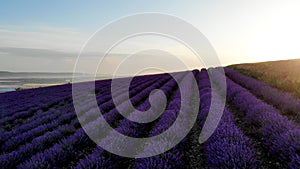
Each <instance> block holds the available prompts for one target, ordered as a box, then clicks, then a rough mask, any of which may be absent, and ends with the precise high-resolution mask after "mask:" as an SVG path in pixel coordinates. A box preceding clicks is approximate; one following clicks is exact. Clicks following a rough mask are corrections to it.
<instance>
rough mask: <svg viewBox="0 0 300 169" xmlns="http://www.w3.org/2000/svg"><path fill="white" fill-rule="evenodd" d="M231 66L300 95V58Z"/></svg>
mask: <svg viewBox="0 0 300 169" xmlns="http://www.w3.org/2000/svg"><path fill="white" fill-rule="evenodd" d="M229 67H230V68H233V69H236V70H238V71H240V72H241V73H243V74H245V75H248V76H251V77H254V78H256V79H258V80H261V81H264V82H266V83H268V84H270V85H271V86H274V87H276V88H279V89H281V90H284V91H287V92H291V93H294V94H295V95H297V96H298V97H300V76H299V73H300V59H294V60H282V61H272V62H261V63H246V64H237V65H231V66H229Z"/></svg>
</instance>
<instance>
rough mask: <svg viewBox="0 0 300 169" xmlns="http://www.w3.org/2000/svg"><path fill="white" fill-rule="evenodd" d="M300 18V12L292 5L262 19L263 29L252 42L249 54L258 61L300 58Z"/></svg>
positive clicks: (258, 29)
mask: <svg viewBox="0 0 300 169" xmlns="http://www.w3.org/2000/svg"><path fill="white" fill-rule="evenodd" d="M299 18H300V11H299V10H298V9H296V6H292V5H287V6H285V7H280V10H279V11H278V12H272V15H271V16H268V18H262V20H261V27H259V28H257V31H256V34H254V36H253V37H252V40H250V44H249V49H248V50H249V51H248V54H249V55H250V56H253V57H257V60H258V61H267V60H283V59H292V58H300V48H299V44H300V22H299Z"/></svg>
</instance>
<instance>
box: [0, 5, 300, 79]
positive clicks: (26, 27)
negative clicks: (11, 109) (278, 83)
mask: <svg viewBox="0 0 300 169" xmlns="http://www.w3.org/2000/svg"><path fill="white" fill-rule="evenodd" d="M299 9H300V2H299V1H298V0H282V1H278V0H252V1H248V0H247V1H246V0H228V1H225V0H203V1H201V0H200V1H199V0H198V1H196V0H195V1H179V0H173V1H138V0H136V1H131V0H129V1H121V0H119V1H106V2H101V1H79V0H72V1H71V0H64V1H59V0H53V1H38V0H28V1H15V0H11V1H2V2H0V58H1V62H0V71H1V70H2V71H19V72H20V71H21V72H22V71H26V72H72V71H73V70H74V66H75V62H76V58H77V56H78V54H79V52H80V50H81V49H82V47H83V45H84V44H85V43H86V42H87V41H88V40H89V38H90V37H91V36H92V35H93V34H94V33H95V32H96V31H97V30H99V29H100V28H102V27H104V26H105V25H107V24H108V23H110V22H112V21H114V20H117V19H118V18H121V17H124V16H128V15H132V14H136V13H144V12H158V13H164V14H169V15H173V16H177V17H179V18H181V19H183V20H185V21H186V22H188V23H190V24H192V25H194V26H195V27H196V28H197V29H198V30H199V31H201V32H202V33H203V35H204V36H205V37H206V38H207V39H208V40H209V42H210V43H211V45H212V46H213V48H214V49H215V51H216V52H217V54H218V57H219V60H220V63H221V65H224V66H225V65H229V64H235V63H246V62H261V61H270V60H283V59H292V58H300V50H299V47H298V44H300V43H299V39H300V32H299V30H300V22H299V18H300V10H299ZM121 29H122V28H120V30H121ZM129 41H130V40H129ZM131 41H132V42H127V46H126V45H125V44H126V42H125V43H124V44H122V45H123V47H122V45H120V46H119V48H115V51H114V52H115V55H112V56H110V57H108V58H105V60H104V63H105V64H104V65H103V67H102V69H103V70H101V71H100V72H99V73H104V74H106V73H108V74H109V73H112V72H113V71H116V70H115V68H116V66H115V65H118V64H119V63H121V62H122V60H124V58H125V57H124V56H123V55H125V54H128V51H126V50H124V49H126V48H141V49H158V48H159V50H162V51H161V52H157V50H156V51H155V50H154V52H153V50H149V51H152V52H153V53H150V54H157V56H155V57H153V56H151V55H150V54H149V53H145V52H142V51H141V52H140V53H138V54H136V53H129V54H131V55H133V56H134V57H136V59H129V60H131V61H132V62H133V63H131V64H129V65H131V66H130V67H133V66H132V65H134V64H144V66H147V64H146V63H148V62H150V61H151V62H155V61H157V62H161V63H162V65H171V64H173V62H172V57H171V55H169V54H170V53H172V54H173V55H176V54H178V55H179V57H180V59H182V60H185V62H186V63H187V65H188V67H189V68H199V67H202V66H205V64H203V63H202V64H201V63H198V62H195V61H194V60H193V58H192V57H191V56H190V55H191V54H190V52H189V51H188V50H186V49H184V48H185V47H184V46H182V45H180V44H176V43H174V42H172V41H171V40H170V39H163V38H157V37H144V38H135V39H132V40H131ZM129 51H130V50H129ZM163 51H168V52H169V54H167V53H164V52H163ZM138 57H140V58H138ZM174 60H175V59H174ZM174 64H175V62H174ZM123 67H124V66H123ZM166 67H167V66H166ZM171 67H172V68H171ZM123 69H124V68H123ZM125 69H126V67H125ZM128 69H129V68H128ZM166 69H168V68H166ZM170 69H172V70H173V69H174V66H170ZM87 71H89V70H87ZM90 71H93V70H90ZM129 72H130V71H129ZM125 73H126V72H125Z"/></svg>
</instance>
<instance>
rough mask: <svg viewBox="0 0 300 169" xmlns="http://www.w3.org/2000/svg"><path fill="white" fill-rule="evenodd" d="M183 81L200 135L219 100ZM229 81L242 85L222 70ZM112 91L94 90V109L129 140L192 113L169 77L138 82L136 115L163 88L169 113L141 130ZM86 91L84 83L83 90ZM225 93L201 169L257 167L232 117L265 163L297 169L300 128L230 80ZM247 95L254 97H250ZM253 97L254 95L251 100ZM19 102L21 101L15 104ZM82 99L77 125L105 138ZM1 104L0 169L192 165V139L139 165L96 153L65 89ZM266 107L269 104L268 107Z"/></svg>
mask: <svg viewBox="0 0 300 169" xmlns="http://www.w3.org/2000/svg"><path fill="white" fill-rule="evenodd" d="M209 72H213V73H212V74H211V75H212V76H211V77H213V78H212V80H213V82H214V83H216V84H218V81H219V80H220V78H218V77H219V76H220V74H219V73H218V71H216V69H211V70H210V71H209ZM186 74H187V72H182V73H177V75H178V76H180V77H181V78H180V79H181V80H180V83H182V84H183V85H184V86H188V88H189V91H188V92H187V93H190V96H189V97H188V98H192V95H193V93H194V92H195V91H194V89H195V87H198V89H197V91H199V94H200V107H199V108H200V109H199V114H198V120H197V123H196V125H198V127H199V128H200V129H202V128H203V125H204V122H205V120H206V118H207V116H208V113H209V109H210V105H211V102H215V103H217V104H216V105H218V102H221V101H222V99H221V96H217V97H215V98H214V99H215V100H212V97H211V96H212V95H213V94H215V95H218V93H212V90H211V81H210V78H209V76H208V72H207V71H206V70H202V71H201V72H199V71H193V74H194V76H195V77H196V78H197V81H198V86H193V84H192V83H191V79H189V78H188V76H186ZM226 74H227V75H228V76H229V77H230V78H232V79H234V78H235V77H236V76H241V77H243V76H242V75H240V74H237V73H235V72H233V73H232V72H231V70H229V69H226ZM234 74H237V75H234ZM246 78H247V77H243V78H241V79H242V80H241V81H242V82H243V83H245V82H244V81H246V80H243V79H246ZM247 80H248V81H250V82H249V83H252V84H253V85H255V83H256V84H257V83H258V82H256V81H255V80H251V79H247ZM236 81H238V80H236ZM242 82H241V84H242ZM249 83H248V84H249ZM120 84H122V79H120ZM110 85H111V80H104V81H99V82H96V91H95V92H96V99H97V102H98V105H99V108H100V110H101V112H102V114H103V116H104V118H105V120H106V121H107V122H108V123H109V124H110V125H111V126H113V127H114V128H115V129H116V130H117V131H118V132H120V133H122V134H125V135H128V136H132V137H149V136H156V135H158V134H160V133H162V132H164V131H165V130H167V129H168V128H169V127H170V126H171V125H172V124H173V122H174V121H175V119H176V118H177V116H178V113H179V112H178V111H179V109H180V106H183V112H184V113H185V114H188V113H189V112H190V111H192V108H193V102H194V101H195V100H189V102H190V104H189V105H180V100H181V96H180V90H179V89H178V86H177V83H176V81H175V80H174V79H172V78H171V77H170V76H169V75H167V74H161V75H152V76H141V77H137V78H135V79H134V81H133V82H132V85H131V86H130V90H129V93H130V99H131V102H132V104H133V105H134V106H135V107H136V108H137V109H138V110H142V111H145V110H147V109H149V107H150V106H151V105H150V104H149V100H148V99H147V98H148V96H149V94H150V92H151V91H153V90H154V89H157V88H160V89H161V90H162V91H163V92H164V93H165V95H166V96H167V98H168V104H167V108H166V110H165V111H164V113H163V114H162V116H161V117H160V118H158V119H157V120H155V121H154V122H151V123H149V124H140V123H135V122H132V121H130V120H128V119H126V118H124V117H123V116H122V115H120V114H119V113H118V111H117V109H116V107H115V105H114V102H113V101H112V96H111V91H110ZM84 87H85V85H84V83H82V88H84ZM227 87H228V92H227V101H228V102H229V103H230V109H229V108H228V107H225V110H224V113H223V116H222V119H221V121H220V123H219V125H218V126H217V128H216V130H215V132H214V134H213V135H212V137H211V138H209V140H207V142H205V143H204V144H203V145H201V148H199V149H197V150H196V151H202V153H203V154H205V156H204V158H205V160H204V161H205V167H207V168H257V167H259V165H260V163H259V160H260V159H259V158H258V157H257V156H256V153H257V150H256V148H255V146H254V145H255V143H254V142H253V141H254V140H257V138H256V137H253V136H251V135H249V134H248V133H247V132H245V131H244V128H240V125H237V124H236V122H235V120H236V119H237V117H238V118H241V119H242V120H243V122H244V123H246V124H247V125H249V126H255V127H254V128H255V130H257V137H259V140H261V142H262V143H263V145H264V146H266V147H267V149H268V151H269V152H268V153H266V154H265V156H269V154H270V158H271V157H272V158H273V157H274V158H276V159H277V158H278V157H279V158H278V159H279V160H280V161H281V163H284V164H286V165H287V166H289V167H290V168H297V167H299V166H300V159H299V157H300V156H299V151H300V140H299V139H300V132H299V126H298V125H297V124H295V123H294V122H293V121H290V120H289V119H287V118H286V117H285V116H282V115H280V113H281V112H279V111H278V110H276V109H275V108H274V107H272V106H270V105H268V104H266V103H264V102H263V101H261V100H259V99H258V98H257V97H256V96H254V95H252V93H250V92H249V91H248V90H246V89H245V88H243V87H241V86H240V85H238V84H236V83H234V82H233V81H231V80H230V79H228V78H227ZM247 89H249V90H251V89H252V90H253V87H252V88H251V85H248V86H247ZM126 90H127V89H126V88H124V86H122V85H120V86H119V88H118V89H117V90H116V91H115V92H116V93H117V94H118V98H117V99H118V100H122V98H124V92H126ZM252 90H251V92H253V93H255V92H254V91H252ZM47 91H49V93H47ZM262 91H263V90H261V91H260V92H262ZM91 92H93V91H91ZM45 95H46V96H45ZM79 95H80V93H79ZM255 95H258V94H257V93H255ZM263 95H267V93H264V94H263ZM47 96H48V99H47ZM259 96H260V97H262V96H261V95H259ZM16 97H17V98H20V99H19V100H16V99H15V98H16ZM265 97H267V96H265ZM81 98H82V102H84V103H85V105H86V106H85V107H83V108H82V109H81V112H78V114H77V115H78V116H80V117H81V119H83V124H82V125H83V126H85V128H89V129H90V130H93V131H94V132H103V131H99V127H100V128H101V125H102V123H101V121H99V119H98V118H97V117H98V107H94V106H92V105H91V104H90V102H91V100H88V99H85V94H84V95H82V96H81ZM0 99H1V103H0V114H1V116H0V127H1V130H0V136H1V137H0V148H1V154H0V166H2V167H4V168H123V167H125V166H126V167H130V168H188V167H187V166H190V167H191V164H190V159H189V158H194V157H193V155H191V156H189V155H187V154H186V153H185V152H186V151H187V149H189V147H190V146H191V144H195V143H194V142H191V140H190V138H189V136H187V137H186V138H185V139H184V140H182V142H180V143H179V144H178V145H177V146H175V147H174V148H173V149H171V150H170V151H167V152H166V153H163V154H160V155H158V156H154V157H149V158H140V159H129V158H123V157H120V156H117V155H113V154H111V153H108V152H107V151H105V150H104V149H102V148H100V147H98V146H96V144H95V143H94V142H93V141H92V140H90V139H89V137H88V136H87V135H86V134H85V132H84V130H83V129H82V128H81V125H80V124H79V122H78V119H77V118H76V114H75V110H74V108H73V104H72V91H71V86H70V85H63V86H59V87H49V88H42V89H33V90H25V91H18V92H13V93H5V94H2V95H0ZM2 100H3V102H2ZM19 101H20V102H19ZM197 101H198V100H197ZM268 101H269V100H268ZM281 103H283V102H281ZM296 103H297V102H296ZM23 104H24V105H23ZM119 104H125V103H122V102H120V103H119ZM270 104H272V102H271V101H270ZM22 105H23V106H22ZM220 105H221V104H220ZM253 105H256V106H253ZM125 106H126V105H125ZM12 107H15V108H12ZM286 107H288V106H286ZM278 108H280V107H278ZM231 109H234V110H238V111H239V112H240V113H239V114H238V115H236V114H233V113H232V111H231ZM131 114H133V113H131ZM187 123H189V121H183V122H182V124H181V126H185V125H186V124H187ZM180 130H182V129H181V128H178V129H177V131H178V132H180ZM174 135H176V133H174ZM112 137H113V136H110V135H109V133H108V136H107V137H105V138H103V139H102V140H101V142H103V143H105V144H107V145H109V144H111V140H112V139H114V138H112ZM170 138H171V137H170ZM170 138H169V139H170ZM193 139H194V138H193ZM169 141H170V140H168V139H166V140H164V141H162V142H161V141H160V142H159V143H160V144H161V145H164V144H169ZM111 146H114V145H111ZM119 146H121V147H120V149H121V148H123V149H124V148H125V149H126V148H128V149H132V148H135V147H137V145H122V144H119ZM140 147H141V148H140V149H137V151H136V153H137V154H138V153H143V152H144V151H159V149H160V147H151V146H143V145H140Z"/></svg>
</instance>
